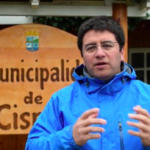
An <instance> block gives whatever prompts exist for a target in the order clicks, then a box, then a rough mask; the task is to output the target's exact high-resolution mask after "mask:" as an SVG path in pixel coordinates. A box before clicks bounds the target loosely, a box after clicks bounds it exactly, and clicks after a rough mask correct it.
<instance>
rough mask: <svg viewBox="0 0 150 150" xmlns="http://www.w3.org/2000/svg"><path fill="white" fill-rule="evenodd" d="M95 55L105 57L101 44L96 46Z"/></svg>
mask: <svg viewBox="0 0 150 150" xmlns="http://www.w3.org/2000/svg"><path fill="white" fill-rule="evenodd" d="M95 57H96V58H103V57H105V52H104V51H103V49H102V47H101V45H98V46H97V51H96V53H95Z"/></svg>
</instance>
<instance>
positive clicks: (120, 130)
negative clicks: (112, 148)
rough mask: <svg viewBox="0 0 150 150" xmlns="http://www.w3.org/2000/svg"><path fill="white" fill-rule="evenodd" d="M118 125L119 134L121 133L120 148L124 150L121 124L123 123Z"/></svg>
mask: <svg viewBox="0 0 150 150" xmlns="http://www.w3.org/2000/svg"><path fill="white" fill-rule="evenodd" d="M118 124H119V132H120V148H121V150H124V145H123V134H122V124H121V122H118Z"/></svg>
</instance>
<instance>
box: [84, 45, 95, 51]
mask: <svg viewBox="0 0 150 150" xmlns="http://www.w3.org/2000/svg"><path fill="white" fill-rule="evenodd" d="M96 47H97V46H96V45H89V46H87V47H86V51H94V50H96Z"/></svg>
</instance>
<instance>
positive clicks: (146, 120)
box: [128, 114, 150, 125]
mask: <svg viewBox="0 0 150 150" xmlns="http://www.w3.org/2000/svg"><path fill="white" fill-rule="evenodd" d="M128 116H129V118H131V119H135V120H138V121H141V122H143V123H144V124H147V125H150V118H148V117H147V116H144V115H141V114H129V115H128Z"/></svg>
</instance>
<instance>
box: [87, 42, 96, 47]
mask: <svg viewBox="0 0 150 150" xmlns="http://www.w3.org/2000/svg"><path fill="white" fill-rule="evenodd" d="M92 45H97V44H96V43H95V42H94V43H88V44H85V47H87V46H92Z"/></svg>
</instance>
